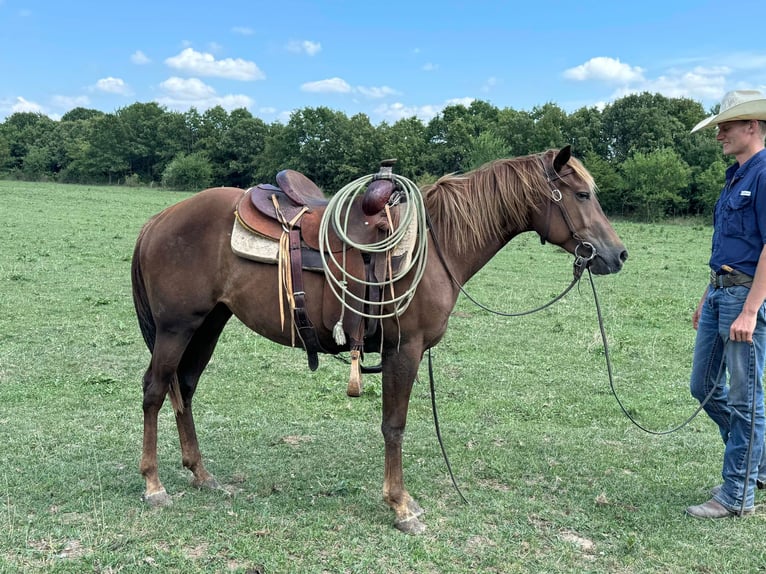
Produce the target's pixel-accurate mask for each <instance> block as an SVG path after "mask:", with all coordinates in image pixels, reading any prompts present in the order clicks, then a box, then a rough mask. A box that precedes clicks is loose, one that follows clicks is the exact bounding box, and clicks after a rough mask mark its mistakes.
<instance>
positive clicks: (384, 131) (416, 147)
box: [377, 116, 428, 180]
mask: <svg viewBox="0 0 766 574" xmlns="http://www.w3.org/2000/svg"><path fill="white" fill-rule="evenodd" d="M377 131H378V133H379V135H380V138H381V146H382V148H381V155H382V156H383V158H382V159H388V158H392V159H395V160H396V165H395V166H394V172H395V173H398V174H399V175H402V176H404V177H407V178H410V179H412V180H417V179H418V178H419V177H420V176H421V175H423V172H424V160H425V156H426V153H427V146H428V144H427V142H426V127H425V125H424V124H423V122H421V121H420V120H419V119H418V118H416V117H415V116H412V117H409V118H404V119H401V120H398V121H397V122H396V123H394V124H393V125H391V126H389V125H388V124H385V123H383V124H381V125H380V126H378V128H377Z"/></svg>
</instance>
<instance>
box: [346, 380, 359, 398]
mask: <svg viewBox="0 0 766 574" xmlns="http://www.w3.org/2000/svg"><path fill="white" fill-rule="evenodd" d="M346 394H347V395H348V396H349V397H361V396H362V382H361V381H349V382H348V387H347V388H346Z"/></svg>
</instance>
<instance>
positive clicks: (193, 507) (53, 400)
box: [0, 182, 766, 574]
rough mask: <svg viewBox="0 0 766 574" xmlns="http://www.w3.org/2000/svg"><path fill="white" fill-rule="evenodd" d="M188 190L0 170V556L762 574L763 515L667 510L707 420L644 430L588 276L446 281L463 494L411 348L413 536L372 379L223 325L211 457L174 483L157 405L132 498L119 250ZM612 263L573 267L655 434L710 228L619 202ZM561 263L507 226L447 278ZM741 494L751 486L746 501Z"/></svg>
mask: <svg viewBox="0 0 766 574" xmlns="http://www.w3.org/2000/svg"><path fill="white" fill-rule="evenodd" d="M185 196H186V195H185V194H180V193H172V192H166V191H159V190H150V189H122V188H106V187H87V186H64V185H55V184H24V183H15V182H0V202H1V204H0V205H2V207H1V208H0V209H2V231H1V232H0V233H1V234H2V235H1V237H2V250H0V311H1V312H0V493H2V496H1V497H0V572H77V573H80V572H110V573H111V572H124V573H127V572H131V573H132V572H179V573H181V572H183V573H193V572H238V573H251V574H253V573H266V574H275V573H283V572H296V573H345V572H348V573H386V574H387V573H401V572H418V573H425V574H429V573H430V574H436V573H439V574H451V573H464V572H465V573H468V572H471V573H472V572H488V573H501V572H502V573H514V572H519V573H521V572H525V573H526V572H530V573H532V572H534V573H538V572H546V573H559V572H562V573H563V572H573V573H575V572H577V573H579V572H593V573H639V572H641V573H643V572H646V573H649V572H697V573H701V574H707V573H721V572H732V573H734V572H737V573H740V572H763V571H766V546H764V544H763V542H762V533H763V529H764V526H766V511H761V510H759V511H758V512H757V513H756V515H755V516H753V517H750V518H747V519H731V520H725V521H722V522H713V521H697V520H694V519H690V518H688V517H686V516H684V514H683V509H684V508H685V507H686V506H688V505H689V504H697V503H700V502H702V501H704V500H706V498H707V491H708V489H709V488H710V487H711V486H713V485H715V484H717V483H718V482H720V467H721V456H722V450H723V446H722V444H721V441H720V438H719V437H718V433H717V430H716V429H715V427H714V426H713V424H712V423H711V422H710V421H709V420H708V419H707V418H706V417H705V416H700V417H698V418H696V419H695V420H694V421H692V423H691V424H690V425H688V426H687V427H685V428H683V429H682V430H680V431H679V432H676V433H673V434H670V435H667V436H655V435H650V434H647V433H645V432H643V431H641V430H640V429H638V428H637V427H636V426H634V425H633V424H632V423H631V422H630V421H629V420H627V418H625V416H624V415H623V414H622V413H621V411H620V409H619V407H618V405H617V403H616V401H615V399H614V397H613V396H612V395H611V393H610V389H609V381H608V377H607V373H606V367H605V363H604V352H603V346H602V343H601V338H600V335H599V331H598V325H597V322H596V317H595V311H594V305H593V296H592V294H591V291H590V286H589V285H588V283H587V278H586V280H585V281H584V282H583V283H582V284H581V286H580V287H579V288H578V289H575V290H574V291H572V292H571V293H570V294H569V295H567V297H566V298H565V299H564V300H563V301H561V302H559V303H557V304H556V305H555V306H553V307H552V308H550V309H549V310H547V311H544V312H542V313H538V314H535V315H531V316H528V317H522V318H502V317H495V316H491V315H489V314H487V313H486V312H483V311H481V310H480V309H478V308H477V307H475V306H473V305H472V304H471V303H470V302H469V301H467V300H466V299H465V298H463V297H461V298H460V300H459V302H458V306H457V308H456V309H455V312H454V315H453V317H452V319H451V321H450V328H449V330H448V332H447V335H446V337H445V338H444V340H443V341H442V342H441V343H440V344H439V345H438V346H437V347H436V348H435V349H434V351H433V358H434V366H435V378H436V393H437V402H438V406H439V418H440V422H441V425H442V434H443V438H444V441H445V443H446V448H447V450H448V453H449V455H450V459H451V463H452V466H453V469H454V471H455V474H456V477H457V481H458V483H459V485H460V487H461V489H462V491H463V493H464V494H465V495H466V497H467V499H468V501H469V503H468V504H463V503H462V502H461V501H460V499H459V497H458V495H457V494H456V492H455V491H454V489H453V488H452V485H451V483H450V480H449V476H448V474H447V472H446V467H445V464H444V461H443V459H442V457H441V454H440V452H439V447H438V444H437V441H436V438H435V432H434V426H433V420H432V413H431V406H430V397H429V390H428V381H427V371H426V369H425V368H424V367H425V364H424V365H423V366H422V368H421V375H420V381H419V382H418V383H416V385H415V390H414V392H413V397H412V401H411V406H410V417H409V423H408V428H407V435H406V438H405V444H404V457H405V460H404V463H405V479H406V480H407V485H408V488H409V490H410V492H411V493H412V494H413V496H414V497H415V498H416V499H417V500H418V501H419V502H420V503H421V505H423V506H424V508H425V509H426V511H427V512H426V515H425V516H424V521H425V523H426V525H427V527H428V530H427V531H426V533H425V534H424V535H422V536H418V537H413V536H406V535H403V534H401V533H399V532H398V531H396V530H395V529H394V528H393V518H394V516H393V513H392V512H391V511H390V510H389V509H388V507H387V506H386V505H385V504H384V503H383V502H382V499H381V492H380V489H381V486H382V477H383V441H382V437H381V435H380V431H379V426H380V410H381V405H380V396H379V395H380V393H379V390H380V381H379V379H378V378H377V377H376V376H374V375H367V376H366V378H365V393H364V394H363V396H362V397H360V398H358V399H350V398H348V397H347V396H346V395H345V385H346V380H347V376H348V370H347V367H346V366H345V365H344V364H342V363H339V362H337V361H335V360H334V359H332V358H331V357H321V359H320V368H319V369H318V370H317V371H316V372H314V373H311V372H310V371H309V370H308V368H307V367H306V359H305V356H304V354H303V352H302V351H300V350H298V349H290V348H284V347H278V346H276V345H274V344H272V343H269V342H267V341H265V340H263V339H261V338H259V337H258V336H256V335H255V334H253V333H251V332H249V331H248V330H246V329H245V328H244V327H243V326H242V325H241V324H239V323H237V322H236V321H235V320H233V321H232V322H231V323H230V325H229V326H228V327H227V329H226V330H225V331H224V334H223V336H222V338H221V341H220V343H219V346H218V349H217V352H216V355H215V356H214V358H213V361H212V362H211V365H210V367H209V368H208V370H207V371H206V374H205V376H204V377H203V380H202V381H201V384H200V389H199V391H198V393H197V395H196V400H195V414H196V418H197V426H198V432H199V435H200V444H201V447H202V451H203V455H204V456H205V457H206V460H207V466H208V469H209V470H211V472H213V473H214V474H215V475H216V477H217V478H218V480H219V481H220V482H221V483H222V484H223V485H224V486H225V488H226V490H227V491H228V492H229V494H228V496H227V495H226V494H224V493H220V492H208V491H197V490H196V489H194V488H193V487H191V485H190V475H189V474H188V473H187V471H185V470H184V469H183V468H182V466H181V461H180V452H179V447H178V440H177V434H176V430H175V424H174V422H173V415H172V412H170V409H169V408H168V406H167V405H166V407H165V408H164V409H163V412H162V413H161V417H160V441H159V449H160V450H159V455H160V471H161V477H162V478H163V481H164V483H165V486H166V487H167V489H168V492H169V493H170V494H171V495H172V496H173V498H174V504H173V505H172V506H170V507H167V508H161V509H152V508H149V507H147V506H145V505H143V503H142V502H141V500H140V497H141V493H142V491H143V486H144V485H143V479H142V478H141V476H140V475H139V473H138V459H139V456H140V449H141V432H142V431H141V429H142V415H141V383H140V381H141V376H142V374H143V370H144V369H145V367H146V364H147V361H148V358H149V354H148V352H147V350H146V348H145V346H144V343H143V341H142V339H141V336H140V334H139V331H138V326H137V323H136V320H135V317H134V313H133V308H132V301H131V296H130V279H129V268H130V257H131V253H132V248H133V244H134V241H135V238H136V235H137V233H138V231H139V229H140V227H141V225H142V224H143V222H144V221H145V220H146V219H147V218H148V217H149V216H150V215H151V214H153V213H155V212H157V211H159V210H160V209H161V208H163V207H164V206H167V205H170V204H171V203H174V202H176V201H179V200H181V199H183V198H184V197H185ZM615 227H616V229H617V231H618V233H619V234H620V235H621V237H622V238H623V240H624V241H625V243H626V245H627V246H628V249H629V251H630V259H629V261H628V262H627V264H626V267H625V269H624V271H623V272H622V273H620V274H618V275H616V276H610V277H598V278H596V279H595V282H596V286H597V289H598V292H599V297H600V300H601V303H602V307H603V312H604V319H605V322H606V329H607V332H608V340H609V345H610V351H611V355H612V359H613V363H614V372H615V385H616V388H617V392H618V393H619V395H620V398H621V400H622V401H623V403H624V404H625V405H626V407H628V409H629V410H630V412H631V414H632V415H633V416H635V417H637V418H638V420H640V421H641V423H642V424H643V425H645V426H647V427H650V428H653V429H658V430H662V429H667V428H670V427H672V426H674V425H676V424H678V423H680V422H681V421H682V420H684V419H685V418H686V417H688V416H689V415H690V414H691V413H692V412H693V411H694V409H695V408H696V404H695V402H694V401H693V399H692V398H691V397H690V396H689V392H688V372H689V368H690V363H691V352H692V346H693V340H694V331H693V329H692V328H691V321H690V318H691V313H692V311H693V309H694V306H695V305H696V303H697V301H698V298H699V296H700V294H701V292H702V290H703V289H704V286H705V280H706V274H707V272H706V262H707V256H708V251H709V243H710V229H709V228H708V227H707V226H705V225H702V224H698V223H689V222H678V223H672V224H663V225H640V224H634V223H626V222H618V223H617V224H616V225H615ZM570 277H571V257H570V256H569V255H567V254H564V253H563V252H561V251H559V250H557V249H556V248H554V247H552V246H550V245H546V246H541V245H540V244H539V240H538V239H537V238H536V237H535V236H531V235H528V236H527V235H525V236H522V237H519V238H517V239H515V240H514V241H513V242H511V244H510V245H509V246H508V247H507V248H506V249H505V250H503V251H502V252H501V253H500V254H499V255H498V256H497V257H496V258H495V259H493V261H492V262H491V263H490V265H489V266H488V267H487V268H485V269H484V270H483V271H482V272H481V273H480V274H478V275H477V276H476V277H475V278H474V279H473V280H472V281H471V282H470V283H469V284H468V286H467V287H468V289H469V291H470V292H471V293H472V294H473V295H474V296H475V297H477V298H478V299H479V300H481V301H482V302H484V303H485V304H487V305H489V306H491V307H496V308H500V309H503V310H506V311H520V310H523V309H528V308H531V307H535V306H537V305H539V304H541V303H543V302H544V301H546V300H548V299H549V298H551V297H552V296H554V295H555V294H557V293H558V292H559V291H560V290H561V289H562V288H563V287H565V286H566V285H567V284H568V282H569V279H570ZM757 502H762V500H761V499H759V500H757Z"/></svg>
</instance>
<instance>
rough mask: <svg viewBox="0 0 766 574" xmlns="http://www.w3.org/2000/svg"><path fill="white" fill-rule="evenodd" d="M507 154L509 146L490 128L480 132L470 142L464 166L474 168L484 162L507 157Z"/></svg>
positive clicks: (469, 168)
mask: <svg viewBox="0 0 766 574" xmlns="http://www.w3.org/2000/svg"><path fill="white" fill-rule="evenodd" d="M509 155H510V146H509V145H508V144H507V143H506V142H505V140H504V139H503V138H501V137H500V136H498V135H497V134H495V132H493V131H492V130H487V131H484V132H482V133H480V134H479V135H478V136H477V137H475V138H474V139H473V141H472V142H471V147H470V148H469V150H468V157H467V159H466V166H467V169H468V170H472V169H476V168H477V167H480V166H482V165H484V164H485V163H488V162H490V161H494V160H496V159H500V158H504V157H508V156H509Z"/></svg>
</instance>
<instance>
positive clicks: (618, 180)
mask: <svg viewBox="0 0 766 574" xmlns="http://www.w3.org/2000/svg"><path fill="white" fill-rule="evenodd" d="M582 162H583V165H584V166H585V167H586V169H587V170H588V171H589V172H590V174H591V175H592V176H593V180H594V181H595V182H596V186H597V187H598V199H599V203H600V204H601V208H602V209H603V210H604V213H606V214H607V215H625V203H626V199H625V197H626V191H625V182H624V180H623V178H622V175H621V174H620V172H619V171H618V169H617V168H616V167H614V165H612V164H611V163H610V162H608V161H607V160H605V159H604V158H603V157H601V156H600V155H598V154H597V153H595V152H588V153H586V154H585V156H584V157H583V158H582Z"/></svg>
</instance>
